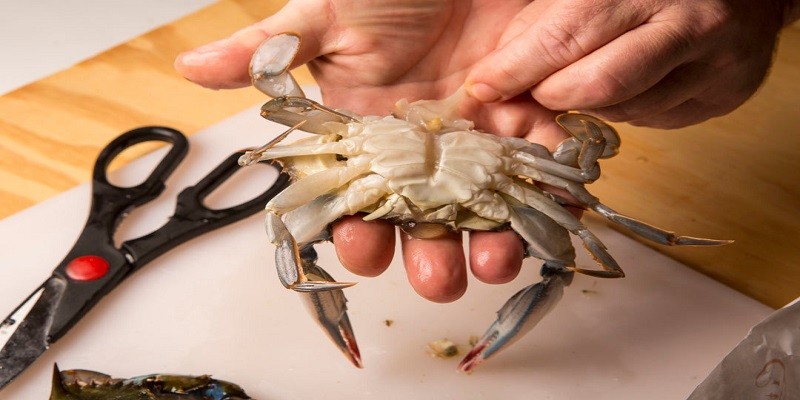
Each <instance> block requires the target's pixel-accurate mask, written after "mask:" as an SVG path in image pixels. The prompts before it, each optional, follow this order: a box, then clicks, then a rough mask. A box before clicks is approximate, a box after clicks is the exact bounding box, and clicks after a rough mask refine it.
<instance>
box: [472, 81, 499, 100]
mask: <svg viewBox="0 0 800 400" xmlns="http://www.w3.org/2000/svg"><path fill="white" fill-rule="evenodd" d="M467 92H468V93H469V95H470V96H472V97H474V98H476V99H478V100H480V101H481V102H484V103H492V102H495V101H498V100H500V99H502V98H503V96H502V95H501V94H500V92H498V91H497V90H496V89H495V88H493V87H491V86H489V85H487V84H485V83H480V82H479V83H473V84H472V85H470V86H469V87H468V88H467Z"/></svg>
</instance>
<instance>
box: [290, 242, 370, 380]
mask: <svg viewBox="0 0 800 400" xmlns="http://www.w3.org/2000/svg"><path fill="white" fill-rule="evenodd" d="M302 253H303V255H302V259H303V272H305V274H306V275H308V276H309V277H313V278H314V279H319V280H324V281H330V282H333V281H334V279H333V277H332V276H331V275H330V274H328V273H327V272H326V271H325V270H324V269H322V268H321V267H320V266H318V265H316V259H317V254H316V251H314V249H312V248H311V246H309V247H306V248H304V249H303V251H302ZM301 297H302V298H303V302H304V303H305V305H306V307H307V308H308V310H309V312H310V313H311V314H313V315H315V316H316V318H317V322H318V323H319V325H320V326H321V327H322V329H323V330H324V331H325V334H326V335H328V337H329V338H330V339H331V341H333V343H335V344H336V347H338V348H339V350H341V352H342V354H344V356H345V357H347V359H348V360H350V362H351V363H353V365H355V366H356V367H358V368H361V367H362V364H361V352H360V351H359V350H358V344H357V343H356V337H355V334H354V333H353V327H352V325H350V319H349V318H348V317H347V305H346V303H347V299H346V298H345V296H344V292H343V291H342V290H341V289H337V290H328V291H325V292H305V293H301Z"/></svg>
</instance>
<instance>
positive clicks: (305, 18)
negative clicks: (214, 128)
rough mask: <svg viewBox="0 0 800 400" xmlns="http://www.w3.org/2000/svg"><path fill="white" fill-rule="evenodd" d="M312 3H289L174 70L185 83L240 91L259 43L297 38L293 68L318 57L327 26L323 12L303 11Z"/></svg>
mask: <svg viewBox="0 0 800 400" xmlns="http://www.w3.org/2000/svg"><path fill="white" fill-rule="evenodd" d="M306 3H313V4H316V3H317V2H316V1H305V2H302V1H300V2H290V3H289V4H287V5H286V6H285V7H284V8H282V9H281V10H280V11H279V12H277V13H276V14H274V15H272V16H270V17H269V18H267V19H265V20H263V21H261V22H258V23H256V24H253V25H251V26H249V27H247V28H244V29H242V30H240V31H238V32H236V33H234V34H233V35H231V36H230V37H228V38H225V39H221V40H218V41H216V42H212V43H209V44H206V45H204V46H201V47H199V48H196V49H193V50H189V51H187V52H185V53H182V54H180V55H178V57H177V58H176V59H175V69H176V70H177V71H178V73H180V74H181V75H183V76H184V77H185V78H186V79H188V80H190V81H192V82H194V83H197V84H199V85H201V86H204V87H208V88H212V89H227V88H237V87H244V86H247V85H249V84H250V76H249V75H248V70H249V65H250V59H251V57H252V56H253V52H254V51H255V49H256V48H257V47H258V45H259V44H261V42H263V41H264V40H265V39H267V38H268V37H270V36H272V35H274V34H277V33H281V32H294V33H298V34H300V36H301V45H300V50H299V51H298V54H297V56H296V57H295V60H294V62H293V67H296V66H299V65H302V64H305V63H306V62H308V61H310V60H312V59H313V58H315V57H317V56H319V55H320V54H322V52H323V51H325V50H323V40H324V37H323V35H324V33H325V29H327V26H328V24H327V22H326V17H325V9H326V8H324V7H323V9H322V10H318V11H317V12H314V13H308V12H306V11H305V10H307V9H308V7H312V6H313V4H306Z"/></svg>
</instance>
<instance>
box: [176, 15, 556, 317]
mask: <svg viewBox="0 0 800 400" xmlns="http://www.w3.org/2000/svg"><path fill="white" fill-rule="evenodd" d="M527 4H528V2H527V1H518V0H517V1H511V0H504V1H500V2H494V1H472V2H470V3H469V4H467V3H465V2H459V1H456V0H451V1H428V2H420V1H408V0H396V1H391V2H386V1H354V0H350V1H348V0H297V1H292V2H290V3H289V4H288V5H287V6H286V7H285V8H283V9H282V10H281V11H280V12H279V13H278V14H276V15H274V16H272V17H270V18H267V19H265V20H264V21H261V22H259V23H257V24H255V25H253V26H251V27H248V28H245V29H243V30H242V31H240V32H238V33H236V34H234V35H233V36H232V37H231V38H228V39H224V40H222V41H219V42H215V43H213V44H210V45H207V46H204V47H203V48H201V49H198V50H195V51H193V52H188V53H185V54H182V55H181V56H179V58H178V59H177V60H176V68H177V69H178V71H179V72H180V73H182V74H183V75H184V76H185V77H186V78H188V79H189V80H191V81H194V82H197V83H199V84H201V85H203V86H206V87H211V88H232V87H241V86H246V85H249V83H250V78H249V77H248V75H247V70H248V64H249V61H250V57H251V56H252V54H253V52H254V50H255V48H256V47H257V46H258V45H259V44H260V43H261V42H262V41H263V40H264V39H266V38H267V37H269V36H271V35H273V34H275V33H280V32H284V31H293V32H297V33H299V34H300V35H301V36H302V38H303V41H302V45H301V49H300V51H299V54H298V55H297V57H296V58H295V64H296V65H295V66H297V65H300V64H304V63H307V64H308V65H309V67H310V69H311V71H312V73H313V74H314V76H315V78H316V79H317V83H318V84H319V86H320V88H321V89H322V94H323V102H324V103H325V104H326V105H328V106H330V107H334V108H344V109H348V110H352V111H354V112H357V113H360V114H378V115H381V114H387V113H388V112H389V111H390V110H391V109H392V107H393V105H394V103H395V101H397V100H399V99H401V98H407V99H409V100H410V101H413V100H417V99H437V98H443V97H445V96H447V95H449V94H451V93H453V92H454V91H455V90H456V89H457V88H458V87H459V86H461V85H462V83H463V82H464V79H465V77H466V74H467V72H468V71H469V69H470V68H471V67H472V66H473V65H474V64H475V63H476V62H478V61H479V60H480V59H481V58H482V57H484V56H485V55H486V54H488V53H489V52H491V51H492V50H494V49H495V48H497V45H498V40H499V39H500V37H501V35H503V30H504V29H505V27H506V24H507V23H508V21H510V20H512V19H513V18H514V17H515V16H516V15H517V13H518V12H519V11H521V10H522V9H523V8H524V7H525V6H526V5H527ZM467 103H469V104H463V105H462V111H464V113H465V115H464V116H465V117H467V118H469V119H472V120H473V121H475V122H476V125H477V126H478V127H480V128H482V129H483V130H485V131H489V132H493V133H496V134H499V135H504V136H509V135H514V136H521V137H525V138H527V139H529V140H531V141H535V142H538V143H542V144H544V145H546V146H548V147H550V148H551V150H552V148H554V147H555V145H556V144H557V143H558V142H560V141H561V140H562V139H563V138H564V137H565V135H566V134H565V133H563V131H562V130H561V129H559V128H558V127H557V126H556V125H555V123H554V116H555V114H556V113H555V112H553V111H550V110H547V109H545V108H543V107H541V106H539V105H538V104H536V103H535V102H534V101H532V100H531V98H530V95H529V94H527V93H524V94H522V95H520V96H518V97H516V98H514V99H511V100H509V101H506V102H503V103H498V104H481V103H479V102H477V101H475V100H474V99H473V100H471V101H468V102H467ZM333 235H334V243H335V246H336V251H337V254H338V256H339V258H340V260H341V262H342V264H343V265H344V266H345V267H346V268H348V269H349V270H350V271H352V272H354V273H357V274H360V275H365V276H374V275H378V274H380V273H381V272H383V271H384V270H385V269H386V268H387V266H388V265H389V263H390V262H391V260H392V258H393V256H394V254H393V252H394V246H395V228H394V227H393V226H392V225H390V224H389V223H387V222H385V221H375V222H369V223H367V222H364V221H361V219H360V217H358V216H351V217H345V218H343V219H342V220H341V221H339V222H338V223H337V224H336V225H335V227H334V229H333ZM401 241H402V249H403V259H404V262H405V265H406V270H407V274H408V279H409V281H410V283H411V285H412V286H413V287H414V289H415V290H416V291H417V292H418V293H419V294H420V295H422V296H423V297H425V298H427V299H430V300H433V301H437V302H447V301H453V300H455V299H457V298H458V297H460V296H461V295H462V294H463V293H464V291H465V290H466V282H467V281H466V276H467V273H466V264H467V260H466V258H465V256H464V250H463V243H462V239H461V236H460V235H449V236H446V237H443V238H438V239H426V240H420V239H413V238H410V237H408V236H407V235H405V234H403V235H401ZM522 257H523V247H522V244H521V242H520V239H519V238H518V236H517V235H516V234H515V233H514V232H512V231H506V232H474V233H471V234H470V235H469V266H470V268H471V270H472V272H473V274H474V275H475V276H476V277H477V278H478V279H480V280H482V281H484V282H489V283H503V282H507V281H510V280H511V279H513V278H514V277H515V276H516V275H517V273H518V272H519V269H520V266H521V263H522Z"/></svg>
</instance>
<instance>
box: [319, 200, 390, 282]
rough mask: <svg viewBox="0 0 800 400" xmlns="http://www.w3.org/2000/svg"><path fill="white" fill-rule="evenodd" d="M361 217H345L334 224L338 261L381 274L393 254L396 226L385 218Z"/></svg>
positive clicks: (369, 273)
mask: <svg viewBox="0 0 800 400" xmlns="http://www.w3.org/2000/svg"><path fill="white" fill-rule="evenodd" d="M361 218H362V217H361V216H358V215H351V216H346V217H343V218H342V219H341V220H339V222H337V223H336V224H334V226H333V243H334V245H335V247H336V255H337V256H338V257H339V261H340V262H341V263H342V265H343V266H344V267H345V268H346V269H347V270H348V271H350V272H352V273H354V274H357V275H361V276H370V277H371V276H378V275H380V274H381V273H383V272H384V271H385V270H386V268H388V267H389V264H391V262H392V258H393V257H394V247H395V229H394V226H393V225H391V224H389V223H388V222H386V221H380V220H378V221H370V222H365V221H363V220H362V219H361Z"/></svg>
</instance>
